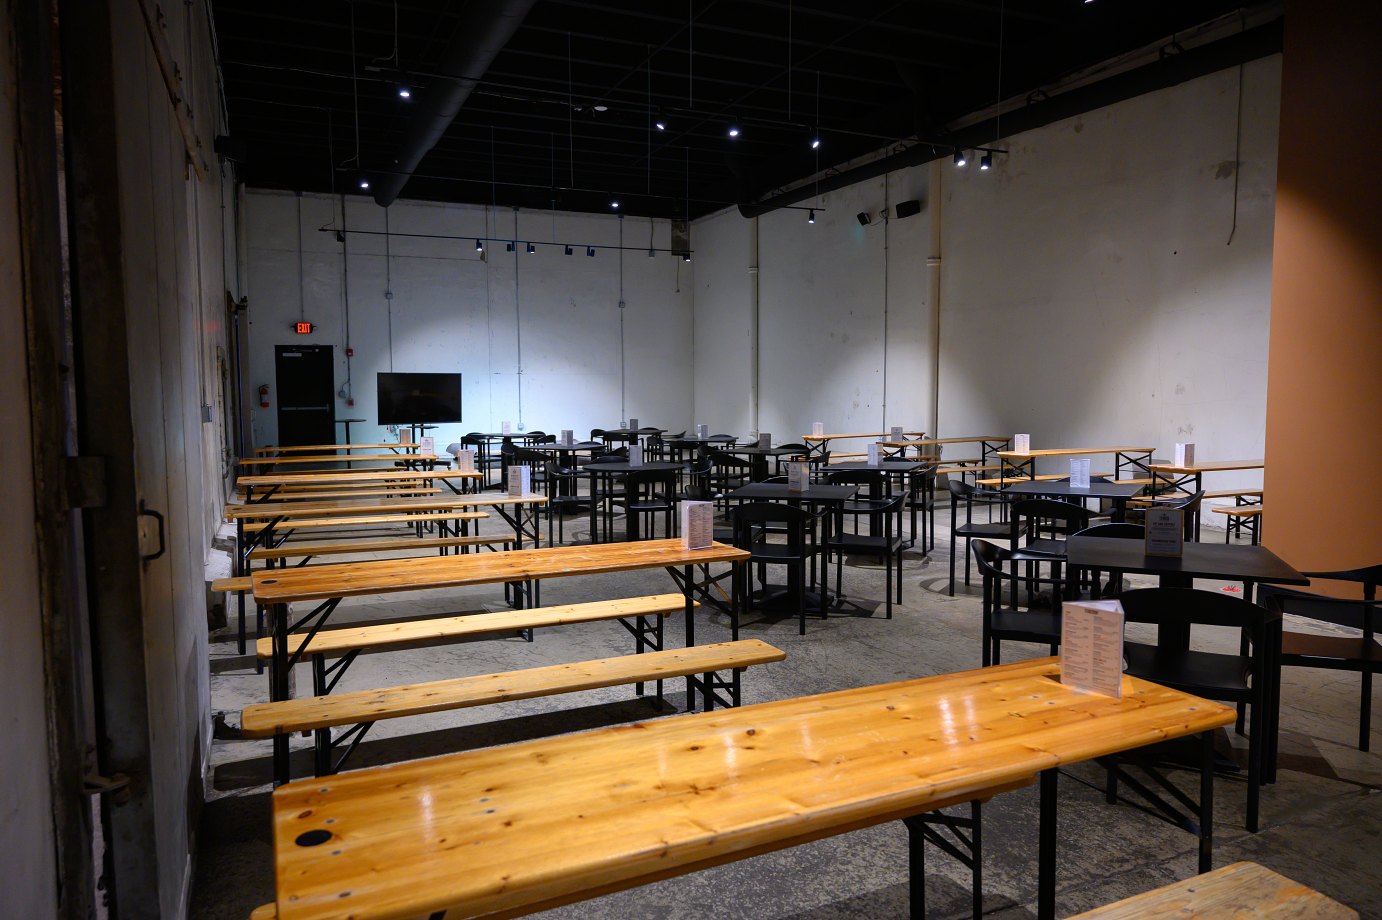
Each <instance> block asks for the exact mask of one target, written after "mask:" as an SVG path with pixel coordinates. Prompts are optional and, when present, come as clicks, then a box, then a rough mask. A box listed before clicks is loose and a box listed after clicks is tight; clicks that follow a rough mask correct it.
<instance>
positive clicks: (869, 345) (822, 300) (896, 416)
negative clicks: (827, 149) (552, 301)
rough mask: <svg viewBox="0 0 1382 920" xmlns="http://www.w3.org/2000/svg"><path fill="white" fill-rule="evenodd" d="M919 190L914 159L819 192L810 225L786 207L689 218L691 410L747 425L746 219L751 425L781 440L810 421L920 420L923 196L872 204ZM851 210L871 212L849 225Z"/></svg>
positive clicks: (711, 419)
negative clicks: (693, 258)
mask: <svg viewBox="0 0 1382 920" xmlns="http://www.w3.org/2000/svg"><path fill="white" fill-rule="evenodd" d="M925 192H926V178H925V172H924V171H920V170H917V171H911V172H908V173H905V174H901V173H900V174H894V175H891V176H888V177H886V179H884V178H879V179H874V180H871V181H868V182H862V183H859V184H857V185H854V186H850V187H849V188H846V189H843V190H841V191H838V192H833V193H826V194H822V195H821V196H819V198H818V199H817V203H818V204H819V205H820V208H819V209H818V210H817V211H816V222H815V223H814V224H809V223H807V212H806V211H803V210H795V209H792V210H782V211H775V212H773V213H770V214H766V215H764V216H763V217H760V218H757V219H756V220H745V219H744V218H742V217H740V216H739V214H738V212H737V211H726V212H722V213H720V214H716V215H714V216H712V217H709V218H706V219H703V220H701V221H698V222H697V223H696V225H695V231H694V239H695V241H696V247H697V256H698V260H697V279H698V287H697V290H696V334H697V339H696V396H697V402H696V412H697V416H698V417H697V421H701V422H706V423H707V424H709V425H710V426H711V427H712V428H714V429H716V430H717V431H728V433H731V434H737V435H739V436H741V437H742V436H744V435H746V434H748V433H749V432H750V430H752V429H754V427H755V426H754V425H753V418H754V406H753V400H752V395H751V393H752V380H753V366H754V362H753V357H754V351H753V342H754V333H753V275H752V271H751V270H752V268H753V234H754V233H755V232H756V233H757V235H758V261H759V264H758V284H759V289H758V327H757V356H758V367H757V378H758V405H757V410H758V416H757V419H758V424H757V429H761V430H763V431H769V432H771V433H772V434H773V437H774V439H775V440H780V441H787V440H797V439H798V438H799V437H800V436H801V435H804V434H809V433H810V430H811V423H812V422H813V421H820V422H824V423H825V426H826V429H827V430H829V431H875V430H885V429H886V428H888V427H890V426H892V425H902V426H904V427H906V428H909V429H911V428H921V427H924V426H925V424H926V418H927V415H928V413H929V406H930V404H931V395H930V394H931V384H930V380H931V376H930V366H931V364H930V359H929V355H930V352H931V345H930V322H929V316H930V314H929V309H930V307H929V305H928V304H927V298H926V274H925V272H926V251H927V247H928V245H929V242H930V228H929V223H928V221H929V216H928V213H927V211H926V209H925V208H923V210H922V213H920V214H918V215H916V216H913V217H910V218H907V219H905V220H885V219H883V218H882V217H880V212H881V211H882V210H883V209H885V208H887V209H888V212H889V213H890V214H891V213H892V207H893V206H894V205H896V203H897V202H898V201H902V200H906V199H910V198H917V199H921V200H923V202H924V200H925V197H926V194H925ZM861 211H867V212H868V213H869V214H870V215H871V217H872V221H873V222H872V223H871V224H869V225H867V226H863V225H860V223H859V221H858V219H857V217H856V215H857V214H858V213H859V212H861ZM755 225H756V229H755ZM885 341H886V342H887V343H888V344H887V347H886V349H885V347H884V342H885ZM701 416H704V417H701Z"/></svg>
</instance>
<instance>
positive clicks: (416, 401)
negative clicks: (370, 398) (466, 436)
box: [379, 374, 461, 425]
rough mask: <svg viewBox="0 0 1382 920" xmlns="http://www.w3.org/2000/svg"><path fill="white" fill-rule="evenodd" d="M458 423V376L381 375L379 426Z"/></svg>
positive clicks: (459, 405) (459, 416)
mask: <svg viewBox="0 0 1382 920" xmlns="http://www.w3.org/2000/svg"><path fill="white" fill-rule="evenodd" d="M460 420H461V375H460V374H380V375H379V424H381V425H421V424H437V423H440V422H459V421H460Z"/></svg>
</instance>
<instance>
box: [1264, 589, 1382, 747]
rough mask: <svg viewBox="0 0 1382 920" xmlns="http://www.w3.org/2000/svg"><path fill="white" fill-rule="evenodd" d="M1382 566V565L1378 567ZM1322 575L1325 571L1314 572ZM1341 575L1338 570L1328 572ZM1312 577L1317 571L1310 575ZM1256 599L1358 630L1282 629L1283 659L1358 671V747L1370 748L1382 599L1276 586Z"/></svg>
mask: <svg viewBox="0 0 1382 920" xmlns="http://www.w3.org/2000/svg"><path fill="white" fill-rule="evenodd" d="M1379 568H1382V567H1379ZM1314 574H1315V575H1319V574H1321V573H1314ZM1324 574H1338V573H1324ZM1312 577H1314V576H1312ZM1257 600H1258V603H1260V604H1262V605H1263V606H1265V607H1267V608H1269V609H1275V610H1276V611H1278V612H1279V613H1283V614H1286V613H1289V614H1291V615H1292V616H1296V617H1302V618H1304V619H1307V620H1314V621H1315V622H1317V623H1328V624H1330V625H1331V626H1342V627H1344V628H1345V629H1348V630H1351V631H1356V632H1357V633H1358V635H1340V634H1337V633H1335V634H1328V635H1326V634H1322V633H1318V632H1302V631H1300V630H1298V629H1283V630H1282V634H1281V664H1282V666H1283V667H1294V668H1325V669H1328V670H1331V671H1357V672H1359V677H1360V682H1361V683H1362V688H1361V689H1362V693H1361V696H1360V699H1359V703H1358V750H1360V751H1367V750H1369V747H1370V745H1369V740H1370V736H1371V726H1372V676H1373V675H1374V674H1377V673H1379V672H1382V643H1379V642H1378V632H1379V630H1382V601H1378V600H1377V599H1376V598H1375V597H1374V598H1373V599H1372V600H1366V599H1358V600H1355V599H1353V598H1342V597H1326V596H1324V595H1321V594H1314V593H1312V592H1309V591H1295V590H1292V589H1290V588H1283V587H1280V586H1278V585H1262V586H1260V587H1259V588H1258V589H1257Z"/></svg>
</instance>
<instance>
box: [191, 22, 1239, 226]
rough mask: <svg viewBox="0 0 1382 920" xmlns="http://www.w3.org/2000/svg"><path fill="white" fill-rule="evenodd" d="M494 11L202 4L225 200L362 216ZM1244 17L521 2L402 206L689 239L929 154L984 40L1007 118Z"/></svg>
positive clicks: (973, 82)
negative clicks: (449, 59)
mask: <svg viewBox="0 0 1382 920" xmlns="http://www.w3.org/2000/svg"><path fill="white" fill-rule="evenodd" d="M494 2H495V0H469V2H468V3H467V2H450V3H444V2H424V0H400V2H398V3H396V4H395V3H394V2H392V0H353V2H351V0H294V2H287V3H277V4H269V3H264V2H262V0H214V2H213V7H214V11H215V19H216V29H217V36H218V41H219V48H220V55H221V64H222V67H223V70H224V75H225V89H226V94H227V97H228V107H229V117H230V127H231V136H232V138H233V139H234V140H235V141H236V142H239V143H240V144H242V145H243V147H242V149H243V157H244V161H243V163H242V164H241V176H242V178H243V179H244V180H245V181H246V182H247V183H248V184H250V185H253V186H260V187H269V188H282V189H293V190H302V191H332V190H334V191H337V192H340V191H351V192H355V193H357V194H359V193H360V190H359V182H360V179H361V177H362V176H364V177H375V178H376V179H377V177H378V176H379V175H380V174H381V173H383V172H387V171H389V170H390V164H392V163H394V162H395V159H396V158H397V156H398V150H399V144H400V142H401V140H402V138H403V135H404V133H405V128H406V126H407V124H408V120H409V118H410V116H412V115H413V113H414V112H415V111H416V110H418V109H419V107H420V106H421V105H422V103H423V101H424V100H425V98H426V96H427V94H428V92H429V90H430V89H432V88H434V87H436V86H437V85H438V82H439V80H441V79H442V78H440V77H438V76H437V72H438V70H439V69H440V68H441V67H442V62H443V61H444V59H445V57H446V52H447V49H448V48H449V46H450V45H451V44H452V42H453V41H454V40H455V39H456V37H457V36H456V32H457V31H458V24H459V23H463V22H465V21H467V17H471V18H473V16H474V15H475V14H476V13H477V12H478V10H477V9H476V8H475V7H479V8H481V9H483V8H484V7H485V6H487V5H492V4H493V3H494ZM1241 5H1242V3H1241V0H1093V2H1084V0H1006V2H1004V0H679V2H670V0H622V2H621V0H608V2H604V3H586V2H577V0H538V2H537V3H536V4H535V5H534V6H533V8H532V10H531V11H530V12H529V13H528V15H527V17H526V19H525V20H524V21H523V24H522V26H521V27H520V28H519V29H518V31H517V33H516V34H514V36H513V38H512V39H511V40H510V41H509V42H508V44H507V46H506V47H505V48H504V49H503V50H502V51H501V52H500V53H499V55H498V56H497V57H496V58H495V59H494V61H493V63H492V65H491V66H490V67H489V68H488V70H487V71H486V73H485V75H484V77H483V79H482V80H481V81H480V83H479V84H478V86H477V87H476V88H475V90H474V92H473V93H472V94H471V95H470V97H469V99H468V100H467V102H466V103H465V105H464V107H463V108H462V109H461V111H460V114H459V115H458V116H457V118H456V119H455V121H454V122H453V123H452V124H451V126H450V127H449V128H448V129H447V130H446V133H445V135H444V136H443V137H442V139H441V141H440V142H439V143H438V144H437V145H436V146H435V148H433V149H432V150H431V152H430V153H428V154H427V155H426V156H425V157H424V158H423V160H422V162H421V164H420V165H419V167H418V169H417V171H416V173H415V174H414V175H413V177H412V178H411V179H410V180H409V181H408V182H407V184H406V186H405V187H404V189H403V193H402V195H403V197H406V198H421V199H432V200H440V201H461V202H473V203H491V202H494V203H497V204H500V205H521V206H524V207H535V208H547V207H551V206H555V207H557V208H559V209H564V210H576V211H604V212H607V211H608V210H609V202H610V198H611V197H617V198H618V199H619V201H620V204H621V206H622V210H623V211H624V212H626V213H635V214H651V215H655V216H660V217H672V216H684V215H686V214H687V213H688V208H689V213H690V215H691V216H693V217H694V216H698V215H700V214H704V213H707V212H710V211H713V210H716V209H718V208H721V207H724V206H726V205H729V204H735V203H742V202H749V201H753V200H755V199H757V198H759V197H761V196H763V195H764V194H766V193H768V192H770V191H771V190H773V189H775V188H780V187H782V186H784V185H786V184H789V183H791V182H794V181H799V180H800V179H802V178H804V177H807V176H810V175H813V174H815V173H816V172H817V171H818V169H820V170H824V169H829V168H832V167H837V166H840V165H841V164H844V163H845V162H846V161H848V160H850V159H851V158H854V157H858V156H860V155H863V154H867V153H869V152H871V151H876V150H879V149H884V148H888V147H890V146H891V145H893V144H895V143H898V142H902V141H905V140H907V139H909V138H921V139H923V140H932V141H941V142H943V141H944V140H945V139H946V137H947V136H948V128H947V126H949V125H953V124H954V122H955V121H956V120H957V119H960V118H962V117H963V116H966V115H968V114H970V113H973V112H976V111H979V110H981V109H983V108H985V107H986V106H990V105H992V104H993V103H994V101H995V100H996V99H997V98H999V95H1000V87H999V64H1000V54H999V45H1000V32H1001V42H1002V54H1001V65H1002V87H1001V95H1002V96H1004V97H1011V96H1022V95H1025V94H1027V93H1030V92H1031V91H1033V90H1035V89H1037V88H1038V87H1041V86H1044V85H1049V84H1050V83H1052V82H1053V81H1056V80H1059V79H1060V78H1061V77H1063V76H1066V75H1068V74H1071V73H1073V72H1075V71H1078V70H1081V69H1083V68H1086V67H1088V66H1090V65H1093V64H1096V63H1098V62H1101V61H1105V60H1107V59H1109V58H1112V57H1114V56H1116V55H1118V54H1120V53H1122V52H1125V51H1129V50H1133V49H1136V48H1140V47H1142V46H1145V45H1147V44H1149V43H1154V42H1158V41H1161V40H1162V39H1165V38H1167V37H1169V36H1172V35H1174V34H1175V33H1177V32H1181V31H1184V30H1187V29H1190V28H1192V27H1194V26H1196V25H1199V24H1202V23H1204V22H1207V21H1209V20H1212V19H1214V18H1216V17H1219V16H1222V15H1224V14H1226V13H1230V12H1232V11H1234V10H1236V9H1238V8H1239V7H1240V6H1241ZM1000 9H1001V10H1002V15H1001V17H1000ZM1000 19H1001V23H1000ZM395 20H396V21H397V26H396V27H395ZM688 20H689V21H690V25H688ZM352 21H353V24H352ZM1000 25H1001V30H1000ZM789 34H790V36H791V40H790V42H789V41H788V36H789ZM400 83H405V84H406V85H407V86H408V88H409V89H410V90H411V92H412V98H411V100H403V99H401V98H400V97H399V95H398V87H399V85H400ZM818 85H819V92H818V90H817V87H818ZM596 106H603V107H606V110H605V111H597V110H596ZM817 106H819V115H818V114H817V111H818V110H817ZM655 111H656V112H660V113H661V115H662V116H664V117H666V118H667V119H668V123H667V130H665V131H657V130H656V129H654V128H653V127H652V121H653V113H654V112H655ZM357 118H358V125H357ZM732 121H737V122H738V124H739V125H740V127H741V129H742V133H741V135H740V136H739V137H738V138H737V139H734V140H731V139H730V138H729V137H728V136H727V127H728V125H729V124H730V123H731V122H732ZM817 125H819V136H820V138H821V141H822V143H821V146H820V149H819V150H818V151H812V150H811V149H810V147H809V140H810V138H811V137H812V136H813V135H814V134H815V129H816V126H817Z"/></svg>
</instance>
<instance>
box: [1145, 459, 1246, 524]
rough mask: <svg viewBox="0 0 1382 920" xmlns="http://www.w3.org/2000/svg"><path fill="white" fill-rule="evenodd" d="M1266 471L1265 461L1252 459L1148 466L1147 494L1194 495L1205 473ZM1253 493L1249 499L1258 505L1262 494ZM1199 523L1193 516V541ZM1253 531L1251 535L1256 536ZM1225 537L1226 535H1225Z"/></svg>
mask: <svg viewBox="0 0 1382 920" xmlns="http://www.w3.org/2000/svg"><path fill="white" fill-rule="evenodd" d="M1266 468H1267V461H1265V460H1263V459H1260V458H1259V459H1256V460H1206V461H1204V462H1203V463H1189V464H1186V465H1185V466H1176V465H1175V464H1174V463H1152V464H1149V465H1148V467H1147V469H1148V470H1149V471H1150V472H1151V475H1152V484H1151V489H1150V493H1151V494H1152V495H1162V494H1165V493H1168V492H1186V491H1188V492H1190V493H1195V492H1198V491H1200V489H1202V488H1204V474H1205V473H1223V472H1229V471H1232V470H1262V469H1266ZM1251 491H1253V492H1256V493H1257V494H1256V495H1255V496H1253V498H1254V500H1255V503H1258V504H1260V503H1261V500H1262V495H1261V492H1260V491H1259V490H1255V489H1254V490H1251ZM1230 494H1234V493H1220V494H1218V495H1215V496H1208V495H1207V496H1205V497H1206V498H1211V497H1213V498H1218V497H1226V495H1230ZM1235 503H1236V504H1239V505H1241V504H1243V503H1244V502H1243V500H1242V499H1241V498H1237V497H1236V496H1235ZM1202 520H1203V517H1202V516H1201V515H1198V514H1197V515H1196V516H1195V539H1196V540H1198V539H1199V538H1200V523H1201V521H1202ZM1256 533H1257V531H1256V530H1254V531H1253V534H1254V536H1256ZM1225 538H1227V535H1226V536H1225Z"/></svg>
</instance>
